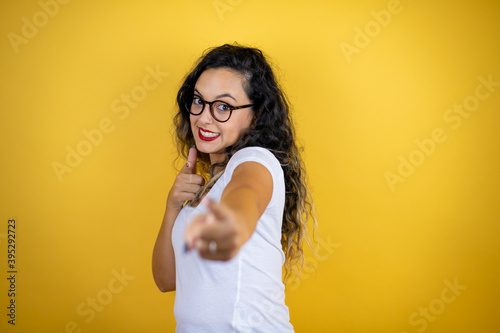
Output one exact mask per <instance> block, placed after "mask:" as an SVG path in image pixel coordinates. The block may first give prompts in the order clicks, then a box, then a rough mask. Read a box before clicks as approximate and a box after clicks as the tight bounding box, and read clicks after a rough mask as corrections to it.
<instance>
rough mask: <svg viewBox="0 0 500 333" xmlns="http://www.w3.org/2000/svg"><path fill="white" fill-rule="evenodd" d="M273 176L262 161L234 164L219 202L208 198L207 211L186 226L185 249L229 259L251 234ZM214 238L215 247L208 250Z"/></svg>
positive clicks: (263, 208) (216, 257)
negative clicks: (234, 167)
mask: <svg viewBox="0 0 500 333" xmlns="http://www.w3.org/2000/svg"><path fill="white" fill-rule="evenodd" d="M272 193H273V179H272V176H271V173H270V172H269V171H268V170H267V168H266V167H264V166H263V165H262V164H260V163H257V162H244V163H242V164H240V165H238V166H237V167H236V169H235V170H234V172H233V176H232V178H231V181H230V182H229V183H228V185H227V186H226V188H225V189H224V192H223V193H222V197H221V202H220V203H216V202H213V201H210V200H209V201H208V204H207V206H208V212H207V213H206V214H201V215H199V216H197V217H196V218H195V219H194V220H193V222H192V223H191V224H190V225H189V227H188V228H187V230H186V234H185V240H186V244H187V246H188V249H196V250H197V251H198V252H199V254H200V256H201V257H203V258H206V259H212V260H229V259H231V258H233V257H234V256H235V255H236V254H237V253H238V251H239V249H240V248H241V246H242V245H243V244H244V243H245V242H246V241H247V240H248V239H249V238H250V237H251V236H252V234H253V232H254V230H255V227H256V226H257V222H258V220H259V218H260V217H261V216H262V214H263V213H264V211H265V209H266V207H267V205H268V204H269V202H270V201H271V196H272ZM211 241H215V242H216V244H217V250H216V251H215V252H214V251H212V252H211V251H210V250H209V244H210V242H211Z"/></svg>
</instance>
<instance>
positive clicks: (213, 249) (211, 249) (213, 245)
mask: <svg viewBox="0 0 500 333" xmlns="http://www.w3.org/2000/svg"><path fill="white" fill-rule="evenodd" d="M208 252H209V253H210V254H215V253H216V252H217V242H216V241H214V240H211V241H210V242H209V243H208Z"/></svg>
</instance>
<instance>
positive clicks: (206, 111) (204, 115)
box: [199, 104, 214, 124]
mask: <svg viewBox="0 0 500 333" xmlns="http://www.w3.org/2000/svg"><path fill="white" fill-rule="evenodd" d="M199 117H200V121H201V122H203V123H204V124H210V123H212V122H213V120H214V119H213V117H212V114H211V113H210V105H209V104H205V107H204V108H203V110H202V111H201V114H200V115H199Z"/></svg>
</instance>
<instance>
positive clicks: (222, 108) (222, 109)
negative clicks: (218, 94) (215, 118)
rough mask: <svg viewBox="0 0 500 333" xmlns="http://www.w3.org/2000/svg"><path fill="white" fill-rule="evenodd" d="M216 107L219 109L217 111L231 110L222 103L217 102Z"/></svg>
mask: <svg viewBox="0 0 500 333" xmlns="http://www.w3.org/2000/svg"><path fill="white" fill-rule="evenodd" d="M217 109H219V111H231V108H230V107H229V105H227V104H224V103H221V104H219V106H218V107H217Z"/></svg>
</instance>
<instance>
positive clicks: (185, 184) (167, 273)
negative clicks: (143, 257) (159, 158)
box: [152, 148, 204, 292]
mask: <svg viewBox="0 0 500 333" xmlns="http://www.w3.org/2000/svg"><path fill="white" fill-rule="evenodd" d="M203 182H204V181H203V178H202V177H201V176H200V175H197V174H196V149H195V148H191V149H190V151H189V156H188V162H187V163H186V165H185V166H184V167H183V168H182V169H181V171H180V172H179V174H178V175H177V177H176V179H175V182H174V184H173V185H172V188H171V189H170V192H169V194H168V198H167V206H166V209H165V216H164V218H163V223H162V225H161V228H160V231H159V233H158V237H157V238H156V243H155V246H154V249H153V263H152V264H153V278H154V280H155V283H156V285H157V286H158V289H160V291H162V292H166V291H174V290H175V256H174V248H173V247H172V228H173V226H174V223H175V219H176V218H177V215H179V212H180V211H181V209H182V206H183V204H184V203H185V202H186V201H188V200H191V199H193V197H194V195H195V193H196V192H198V190H199V189H200V187H201V186H202V185H203Z"/></svg>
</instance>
